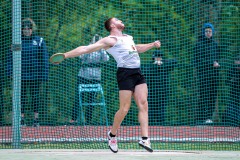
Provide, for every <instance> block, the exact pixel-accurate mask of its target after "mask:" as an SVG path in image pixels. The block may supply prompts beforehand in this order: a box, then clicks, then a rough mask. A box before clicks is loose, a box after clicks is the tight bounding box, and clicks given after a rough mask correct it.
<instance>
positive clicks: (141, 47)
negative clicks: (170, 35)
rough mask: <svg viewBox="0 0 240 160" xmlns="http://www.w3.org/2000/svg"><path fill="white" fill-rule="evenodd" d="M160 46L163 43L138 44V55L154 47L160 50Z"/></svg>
mask: <svg viewBox="0 0 240 160" xmlns="http://www.w3.org/2000/svg"><path fill="white" fill-rule="evenodd" d="M160 46H161V42H160V41H155V42H152V43H148V44H137V45H136V48H137V51H138V53H143V52H146V51H148V50H149V49H152V48H154V47H155V48H159V47H160Z"/></svg>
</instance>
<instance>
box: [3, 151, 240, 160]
mask: <svg viewBox="0 0 240 160" xmlns="http://www.w3.org/2000/svg"><path fill="white" fill-rule="evenodd" d="M147 159H148V160H240V152H239V151H156V152H153V153H148V152H143V151H135V150H134V151H131V150H130V151H129V150H121V152H118V153H117V154H114V153H111V152H110V151H109V150H100V151H99V150H98V151H91V150H44V149H42V150H27V149H26V150H14V149H12V150H7V149H2V150H0V160H147Z"/></svg>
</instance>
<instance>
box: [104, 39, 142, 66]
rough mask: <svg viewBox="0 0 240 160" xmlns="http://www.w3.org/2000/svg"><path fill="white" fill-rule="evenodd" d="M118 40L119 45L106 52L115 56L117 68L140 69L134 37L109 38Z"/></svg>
mask: <svg viewBox="0 0 240 160" xmlns="http://www.w3.org/2000/svg"><path fill="white" fill-rule="evenodd" d="M109 37H114V38H116V39H117V43H116V44H115V45H114V46H113V47H111V48H109V49H107V50H106V51H107V52H108V53H109V54H111V55H112V56H113V58H114V59H115V60H116V62H117V67H123V68H140V57H139V54H138V52H137V49H136V46H135V43H134V41H133V37H132V36H129V35H127V34H124V35H123V36H122V37H117V36H109Z"/></svg>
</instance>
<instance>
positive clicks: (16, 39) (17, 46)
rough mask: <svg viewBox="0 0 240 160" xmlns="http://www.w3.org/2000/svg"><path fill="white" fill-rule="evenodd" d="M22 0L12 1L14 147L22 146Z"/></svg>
mask: <svg viewBox="0 0 240 160" xmlns="http://www.w3.org/2000/svg"><path fill="white" fill-rule="evenodd" d="M21 46H22V45H21V0H13V1H12V48H11V49H12V54H13V62H12V63H13V98H12V103H13V106H12V113H13V116H12V147H13V148H14V149H19V148H21V124H20V119H21V50H22V49H21V48H22V47H21Z"/></svg>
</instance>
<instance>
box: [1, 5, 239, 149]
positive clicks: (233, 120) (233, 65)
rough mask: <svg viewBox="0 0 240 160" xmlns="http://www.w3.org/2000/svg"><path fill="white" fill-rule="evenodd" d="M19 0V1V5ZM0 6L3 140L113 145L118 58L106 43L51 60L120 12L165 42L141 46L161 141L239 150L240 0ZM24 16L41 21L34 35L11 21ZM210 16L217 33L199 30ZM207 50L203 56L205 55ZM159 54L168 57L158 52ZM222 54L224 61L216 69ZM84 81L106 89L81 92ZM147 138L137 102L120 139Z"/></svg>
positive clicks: (134, 31)
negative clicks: (103, 47)
mask: <svg viewBox="0 0 240 160" xmlns="http://www.w3.org/2000/svg"><path fill="white" fill-rule="evenodd" d="M14 2H15V3H16V2H17V4H21V6H20V9H21V10H20V11H19V10H17V9H16V8H14V7H17V8H18V7H19V6H15V4H14ZM0 7H1V12H0V18H1V22H2V23H1V24H0V25H1V27H0V28H1V29H0V32H1V35H2V36H1V38H0V40H1V44H2V45H1V52H2V53H1V54H2V55H3V56H2V57H1V65H0V66H1V94H2V96H1V110H0V112H1V113H0V116H1V117H0V146H1V148H9V146H8V145H7V144H12V143H15V142H17V144H20V145H17V146H14V145H13V146H10V148H15V147H17V148H18V147H19V146H21V147H22V148H29V147H30V148H83V149H90V148H96V149H102V148H107V145H106V144H105V143H102V142H106V141H107V137H106V134H107V131H108V130H109V129H110V128H111V125H112V123H113V118H114V114H115V112H116V111H117V110H118V109H119V99H118V86H117V81H116V70H117V66H116V62H115V60H114V59H113V57H112V56H111V55H109V54H107V56H106V55H105V54H104V51H102V52H101V53H99V55H103V56H101V57H100V59H97V60H96V59H95V60H94V56H96V55H94V54H91V55H92V57H93V60H91V56H85V55H84V56H82V57H77V58H73V59H68V60H66V61H64V62H63V63H61V64H59V65H53V64H51V63H49V61H48V59H49V57H50V56H51V55H53V54H54V53H58V52H66V51H69V50H71V49H74V48H76V47H78V46H81V45H88V44H90V43H92V41H93V37H94V36H95V35H96V34H97V35H99V36H101V37H105V36H108V35H109V33H108V32H107V31H106V30H105V29H104V21H105V20H106V19H107V18H109V17H117V18H118V19H120V20H122V21H123V23H124V24H125V25H126V28H125V30H124V33H126V34H129V35H132V36H133V37H134V41H135V43H136V44H143V43H151V42H154V41H155V40H160V41H161V48H160V49H151V50H149V51H147V52H146V53H143V54H140V58H141V70H142V72H143V74H144V75H145V76H146V81H147V84H148V89H149V92H148V103H149V137H150V138H151V141H152V145H153V148H157V149H206V148H208V149H209V146H211V145H213V143H212V142H216V143H214V146H215V147H212V148H213V149H216V148H217V149H219V148H220V149H221V150H223V149H228V150H239V142H240V138H239V137H240V131H239V121H240V120H239V116H240V115H239V106H240V103H239V99H240V98H239V89H238V88H240V87H239V80H240V79H239V75H240V74H239V66H238V65H237V64H239V55H240V53H239V50H240V48H239V46H240V33H239V32H240V28H239V27H240V11H239V10H240V2H238V1H237V0H236V1H234V0H232V1H225V0H221V1H220V0H209V1H205V0H194V1H189V0H186V1H183V2H180V1H177V0H166V1H165V0H152V1H146V0H130V1H124V0H123V1H115V0H95V1H87V0H81V1H78V0H71V1H68V0H54V1H52V0H41V1H40V0H39V1H32V0H22V1H20V0H15V1H8V0H2V3H1V4H0ZM15 12H16V13H15ZM14 13H15V14H14ZM16 14H21V16H20V19H17V20H16V21H13V20H14V15H16ZM26 18H31V19H32V20H33V21H34V23H35V24H36V26H35V25H34V26H32V28H31V29H32V30H33V33H34V34H33V36H30V37H31V38H29V37H27V38H26V37H24V35H21V36H20V35H13V34H12V33H13V28H15V29H18V31H20V32H21V33H22V30H21V28H19V27H20V26H18V28H17V27H16V25H17V24H18V25H19V24H20V22H21V24H23V21H24V20H26ZM205 23H211V24H212V25H213V26H214V30H213V37H214V42H212V41H211V42H203V41H204V40H202V39H199V36H200V35H202V34H203V25H204V24H205ZM208 28H209V27H208ZM16 36H18V38H19V36H20V37H21V38H20V40H21V45H20V47H19V46H18V45H15V44H13V39H14V38H15V37H16ZM97 38H99V37H97ZM42 42H43V43H42ZM197 44H199V45H197ZM206 44H207V45H209V46H211V47H212V48H211V47H210V48H211V49H209V48H208V47H206V46H204V45H206ZM216 44H217V46H218V48H214V47H215V45H216ZM36 45H37V46H38V47H36ZM44 45H46V46H45V48H44ZM201 45H203V46H204V47H203V48H202V46H201ZM28 48H30V49H28ZM16 51H21V53H19V54H17V53H16ZM201 52H203V53H202V55H203V56H202V57H201V56H198V55H197V53H201ZM34 53H35V54H34ZM36 54H38V55H36ZM156 54H158V55H157V56H159V57H160V61H161V63H158V62H157V61H155V59H154V58H155V56H156ZM215 54H216V55H217V61H218V63H219V65H220V67H218V68H217V69H212V68H213V63H212V60H213V59H211V58H212V57H214V56H216V55H215ZM16 55H20V56H21V58H20V59H18V60H20V63H17V62H16V61H15V62H14V56H15V58H16V57H17V56H16ZM104 56H105V57H104ZM96 57H97V56H96ZM96 57H95V58H96ZM199 57H200V58H199ZM209 57H210V58H209ZM17 58H19V57H17ZM201 58H202V59H201ZM89 59H90V60H89ZM15 60H16V59H15ZM98 60H99V61H98ZM100 60H101V62H100ZM208 61H211V65H210V62H208ZM16 64H17V65H20V68H18V67H17V68H16V66H15V72H14V71H13V69H12V68H11V67H13V68H14V66H13V65H16ZM207 65H208V66H207ZM206 66H207V67H206ZM209 66H211V67H209ZM89 68H90V69H89ZM91 68H94V69H91ZM213 70H214V71H213ZM215 70H217V74H216V72H215ZM16 71H17V72H16ZM14 73H15V74H16V73H20V75H19V74H17V75H14ZM99 73H100V74H99ZM91 76H95V79H94V78H93V79H90V78H91ZM100 76H101V80H100V79H99V77H100ZM209 77H210V78H209ZM89 79H90V80H89ZM79 84H100V88H99V87H98V88H95V89H88V90H84V91H83V90H81V91H80V89H79ZM14 86H15V87H14ZM16 86H17V87H16ZM83 92H85V93H83ZM19 94H20V95H19ZM14 96H15V97H14ZM14 98H19V99H14ZM79 100H81V103H79ZM84 104H85V105H84ZM23 108H24V110H23ZM22 113H24V124H21V122H22V121H21V120H22V119H23V118H22V117H23V114H22ZM36 113H37V115H36ZM209 115H210V116H209ZM36 117H37V121H34V119H35V120H36ZM73 117H74V118H73ZM35 122H37V123H36V124H35ZM33 125H36V126H33ZM140 137H141V135H140V127H139V122H138V108H137V106H136V104H135V102H134V101H132V104H131V107H130V110H129V112H128V114H127V116H126V118H125V119H124V121H123V122H122V125H121V127H120V129H119V130H118V140H119V142H120V146H121V147H122V148H125V149H126V148H134V149H135V148H138V146H136V143H135V142H137V140H138V139H139V138H140ZM14 138H15V139H14ZM229 142H230V143H229ZM171 143H172V144H173V146H168V144H171ZM25 144H30V145H29V146H26V145H25ZM187 144H189V145H187Z"/></svg>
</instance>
